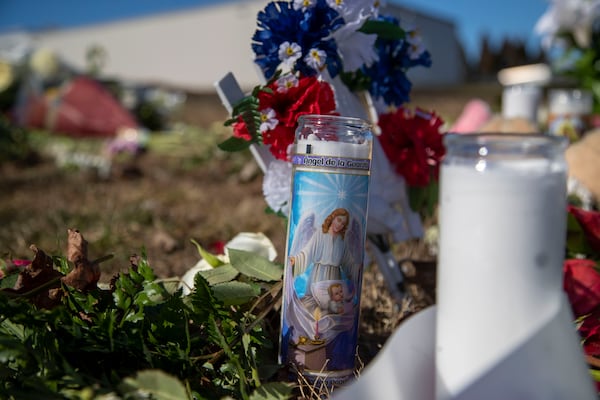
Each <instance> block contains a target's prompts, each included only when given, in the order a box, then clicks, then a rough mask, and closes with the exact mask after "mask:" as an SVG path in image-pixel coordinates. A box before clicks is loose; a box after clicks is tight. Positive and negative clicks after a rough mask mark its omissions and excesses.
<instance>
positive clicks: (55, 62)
mask: <svg viewBox="0 0 600 400" xmlns="http://www.w3.org/2000/svg"><path fill="white" fill-rule="evenodd" d="M29 68H31V70H32V71H33V72H34V73H36V74H37V75H39V76H40V77H41V78H42V79H51V78H53V77H55V76H56V75H57V74H58V73H59V71H60V61H59V59H58V56H57V55H56V53H54V51H52V50H50V49H47V48H40V49H37V50H36V51H35V52H34V53H33V54H32V55H31V58H30V59H29Z"/></svg>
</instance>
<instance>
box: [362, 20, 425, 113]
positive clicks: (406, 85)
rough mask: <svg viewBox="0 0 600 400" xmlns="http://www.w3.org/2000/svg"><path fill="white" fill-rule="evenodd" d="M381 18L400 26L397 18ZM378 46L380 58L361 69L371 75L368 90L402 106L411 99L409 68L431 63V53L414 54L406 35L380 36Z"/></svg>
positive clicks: (387, 102) (375, 95) (379, 97)
mask: <svg viewBox="0 0 600 400" xmlns="http://www.w3.org/2000/svg"><path fill="white" fill-rule="evenodd" d="M378 19H379V20H382V21H386V22H390V23H393V24H395V25H398V26H399V21H398V19H396V18H394V17H390V16H380V17H378ZM375 47H376V51H377V55H378V57H379V61H378V62H376V63H374V64H373V65H371V66H370V67H367V66H364V67H363V68H362V72H363V73H364V74H365V75H366V76H367V77H368V78H369V88H368V90H369V93H370V94H371V96H373V98H375V99H383V101H384V102H385V103H386V104H388V105H394V106H397V107H398V106H401V105H402V104H404V103H407V102H408V101H410V91H411V89H412V83H411V82H410V81H409V80H408V78H407V76H406V71H407V70H408V69H410V68H412V67H415V66H419V65H421V66H424V67H429V66H431V56H430V54H429V52H428V51H423V52H422V53H421V54H420V55H419V56H418V57H416V58H415V57H411V52H410V51H411V43H410V42H409V41H408V40H407V39H406V38H403V39H383V38H381V37H379V38H377V40H376V41H375Z"/></svg>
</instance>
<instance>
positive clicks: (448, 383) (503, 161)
mask: <svg viewBox="0 0 600 400" xmlns="http://www.w3.org/2000/svg"><path fill="white" fill-rule="evenodd" d="M445 144H446V148H447V154H446V157H445V159H444V162H443V165H442V168H441V175H440V185H441V186H440V220H439V225H440V250H439V259H438V289H437V326H436V370H437V380H436V382H437V383H436V398H437V399H438V400H446V399H453V398H460V395H461V393H463V391H465V390H467V389H469V388H470V387H472V386H473V385H474V384H475V383H477V382H479V381H480V380H481V379H482V378H483V377H485V376H486V374H487V373H488V372H489V371H491V370H493V369H494V368H498V366H499V365H502V363H503V362H504V361H505V360H507V359H509V356H511V355H514V354H521V355H522V354H527V353H523V350H520V352H518V353H515V352H516V350H517V349H519V348H521V349H525V350H527V349H532V348H534V347H535V346H536V345H537V348H544V346H539V343H540V342H539V341H540V340H541V341H544V340H545V342H542V343H546V342H548V340H549V338H550V343H546V344H547V345H548V348H547V349H545V350H544V351H540V354H536V356H539V360H536V362H538V363H539V365H537V366H534V368H533V369H532V370H531V371H528V372H525V371H523V374H522V375H523V376H522V377H520V376H513V379H514V381H513V382H512V384H514V387H516V388H523V387H526V388H527V389H528V391H527V392H528V393H529V394H528V395H527V396H525V397H523V398H527V399H545V398H582V399H584V398H590V397H586V396H585V394H589V393H592V392H590V390H589V389H591V385H590V383H591V380H590V379H589V376H587V374H586V372H585V363H584V358H583V355H582V350H581V347H580V346H579V343H578V338H577V335H576V332H575V327H574V325H573V323H572V320H573V317H572V315H571V313H570V312H569V308H568V306H567V307H565V302H566V298H565V295H564V293H563V291H562V264H563V257H564V249H565V236H566V193H567V190H566V182H567V175H566V171H567V169H566V162H565V159H564V151H565V148H566V146H567V140H565V138H561V137H553V136H546V135H510V134H486V135H461V136H458V135H448V136H447V137H446V138H445ZM550 326H552V328H551V329H550V328H549V327H550ZM544 327H548V329H549V330H547V331H543V330H542V329H543V328H544ZM540 332H542V333H543V334H542V333H540ZM549 335H550V336H549ZM552 337H554V339H556V338H557V337H558V338H559V342H557V343H556V347H554V345H553V344H552V343H551V340H552ZM530 352H531V351H530ZM557 355H560V356H557ZM522 361H523V360H521V363H522ZM515 368H517V369H515ZM518 368H519V367H518V366H516V365H515V366H513V371H516V370H518ZM509 370H510V369H509ZM539 371H544V375H545V376H546V377H547V379H548V382H552V384H551V385H548V388H549V389H551V391H548V390H547V389H544V388H540V387H537V388H532V387H528V386H527V385H525V386H523V380H526V379H532V380H533V379H534V378H532V377H533V376H537V375H539V374H537V372H539ZM504 372H505V373H506V368H505V370H504ZM508 375H510V373H509V374H508ZM492 380H493V378H492ZM573 383H576V384H577V385H573ZM538 386H539V385H538ZM574 386H580V387H581V388H580V389H579V393H580V394H581V393H583V394H584V395H583V397H578V396H577V395H576V394H574V393H571V392H568V390H572V389H573V387H574ZM567 388H568V389H567ZM511 390H512V389H511V387H507V388H506V392H504V393H503V395H504V397H501V398H507V399H508V398H519V395H518V392H517V391H514V390H513V391H511ZM549 393H552V396H551V397H544V396H548V395H549ZM521 395H523V394H521ZM515 396H516V397H515ZM490 398H498V397H490Z"/></svg>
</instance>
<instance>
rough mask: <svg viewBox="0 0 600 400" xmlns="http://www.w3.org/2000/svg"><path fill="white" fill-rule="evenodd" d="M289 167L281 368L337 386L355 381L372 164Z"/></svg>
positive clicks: (315, 160)
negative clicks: (291, 366) (293, 367)
mask: <svg viewBox="0 0 600 400" xmlns="http://www.w3.org/2000/svg"><path fill="white" fill-rule="evenodd" d="M292 163H293V179H292V197H291V199H292V200H291V213H290V217H289V226H288V242H287V251H286V269H285V273H284V295H283V307H282V330H281V334H282V339H281V348H280V361H281V362H282V363H292V364H295V365H296V366H297V368H298V370H299V371H301V372H302V374H303V375H304V376H305V377H306V378H307V379H309V380H312V381H314V380H316V379H323V380H324V381H325V382H326V383H328V384H333V385H338V384H342V383H344V382H345V381H347V380H348V379H350V378H351V377H353V376H354V368H355V360H356V346H357V338H358V317H359V308H360V307H359V306H360V292H361V284H362V271H363V259H364V247H365V239H366V219H367V215H366V213H367V201H368V192H369V190H368V189H369V170H370V160H369V159H362V158H353V157H338V156H323V155H317V154H297V155H295V156H294V157H293V160H292Z"/></svg>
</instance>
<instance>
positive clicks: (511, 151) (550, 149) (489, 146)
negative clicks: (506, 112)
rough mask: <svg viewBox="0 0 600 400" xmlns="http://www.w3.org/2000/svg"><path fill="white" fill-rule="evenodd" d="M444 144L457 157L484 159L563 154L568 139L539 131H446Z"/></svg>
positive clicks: (448, 152) (451, 154) (449, 153)
mask: <svg viewBox="0 0 600 400" xmlns="http://www.w3.org/2000/svg"><path fill="white" fill-rule="evenodd" d="M444 145H445V147H446V151H447V154H448V155H449V156H456V157H461V156H462V157H479V158H485V157H493V156H497V155H513V156H522V157H535V156H540V157H544V156H548V155H557V154H561V153H564V152H565V150H566V149H567V146H568V145H569V140H568V139H567V138H566V137H564V136H553V135H546V134H542V133H531V134H529V133H528V134H522V133H504V132H485V133H468V134H455V133H448V134H446V135H445V136H444Z"/></svg>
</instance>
